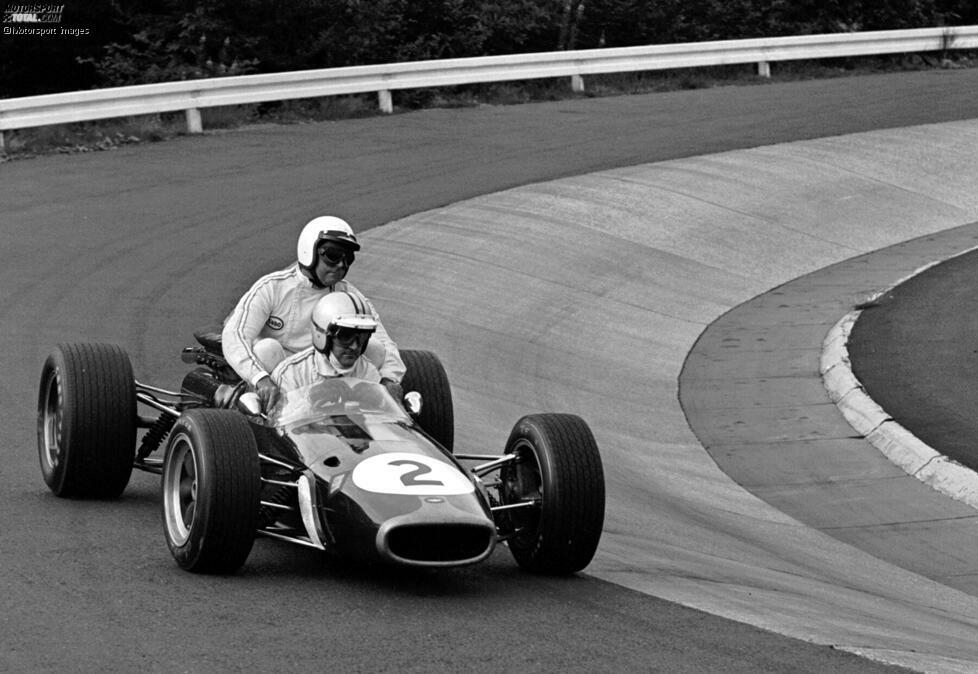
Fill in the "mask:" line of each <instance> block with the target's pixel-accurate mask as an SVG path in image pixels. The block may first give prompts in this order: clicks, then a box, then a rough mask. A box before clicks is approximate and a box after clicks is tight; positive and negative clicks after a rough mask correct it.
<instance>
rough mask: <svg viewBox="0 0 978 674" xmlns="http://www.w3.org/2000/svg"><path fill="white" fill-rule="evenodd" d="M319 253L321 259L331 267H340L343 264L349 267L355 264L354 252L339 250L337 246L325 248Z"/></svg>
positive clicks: (344, 249)
mask: <svg viewBox="0 0 978 674" xmlns="http://www.w3.org/2000/svg"><path fill="white" fill-rule="evenodd" d="M317 252H318V253H319V259H321V260H322V261H323V262H326V263H327V264H331V265H338V264H340V263H341V262H345V263H346V266H347V267H349V266H350V265H351V264H353V260H354V258H355V257H356V256H355V255H354V254H353V251H352V250H347V249H346V248H337V247H335V246H323V247H322V248H320V249H319V250H318V251H317Z"/></svg>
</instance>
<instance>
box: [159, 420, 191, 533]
mask: <svg viewBox="0 0 978 674" xmlns="http://www.w3.org/2000/svg"><path fill="white" fill-rule="evenodd" d="M197 485H198V474H197V462H196V454H195V452H194V448H193V444H192V443H191V442H190V439H189V438H188V437H187V436H186V435H184V434H180V435H178V436H177V437H175V438H174V439H173V444H172V446H171V448H170V459H169V461H167V464H166V468H165V469H164V474H163V508H164V519H165V522H166V531H167V536H168V537H169V538H170V540H171V541H172V542H173V543H174V545H177V546H181V545H184V544H185V543H186V542H187V540H188V539H189V538H190V531H191V529H192V528H193V525H194V519H195V517H196V515H197Z"/></svg>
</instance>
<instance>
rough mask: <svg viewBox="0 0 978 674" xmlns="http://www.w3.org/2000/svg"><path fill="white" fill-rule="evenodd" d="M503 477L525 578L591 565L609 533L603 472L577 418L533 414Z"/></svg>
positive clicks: (512, 544)
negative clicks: (528, 574)
mask: <svg viewBox="0 0 978 674" xmlns="http://www.w3.org/2000/svg"><path fill="white" fill-rule="evenodd" d="M506 453H507V454H516V455H517V457H518V460H517V461H515V462H513V463H511V464H509V465H507V466H505V467H504V468H503V469H502V470H501V471H500V479H501V482H502V485H501V487H500V492H499V493H500V497H501V500H502V504H503V505H510V506H511V505H517V504H531V505H526V506H524V507H518V508H512V509H508V510H504V511H502V512H503V513H505V514H504V515H502V517H503V518H504V526H503V529H504V530H507V529H508V530H509V531H510V532H513V534H512V536H511V537H510V538H509V539H508V545H509V549H510V552H511V553H512V555H513V557H514V559H516V562H517V563H518V564H519V565H520V566H521V567H522V568H524V569H526V570H527V571H531V572H534V573H542V574H570V573H575V572H577V571H580V570H581V569H583V568H584V567H586V566H587V565H588V564H589V563H590V562H591V559H592V558H593V557H594V553H595V550H596V549H597V547H598V541H599V540H600V538H601V530H602V527H603V525H604V507H605V488H604V469H603V467H602V465H601V455H600V453H599V451H598V446H597V443H595V440H594V435H593V434H592V433H591V429H590V428H589V427H588V425H587V423H586V422H585V421H584V420H583V419H581V418H580V417H578V416H575V415H572V414H532V415H528V416H525V417H523V418H522V419H520V420H519V421H517V422H516V424H515V425H514V426H513V430H512V432H511V433H510V436H509V440H508V441H507V443H506Z"/></svg>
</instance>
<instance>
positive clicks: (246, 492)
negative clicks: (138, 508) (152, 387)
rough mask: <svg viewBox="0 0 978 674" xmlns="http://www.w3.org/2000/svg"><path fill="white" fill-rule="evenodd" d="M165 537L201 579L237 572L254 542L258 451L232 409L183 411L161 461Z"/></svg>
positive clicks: (184, 566) (184, 564)
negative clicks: (209, 575) (210, 575)
mask: <svg viewBox="0 0 978 674" xmlns="http://www.w3.org/2000/svg"><path fill="white" fill-rule="evenodd" d="M162 489H163V498H162V501H163V532H164V535H165V536H166V543H167V546H168V547H169V548H170V552H171V553H172V554H173V558H174V559H175V560H176V562H177V564H179V565H180V567H181V568H182V569H185V570H187V571H193V572H195V573H216V574H229V573H234V572H235V571H237V570H238V569H240V568H241V566H242V565H243V564H244V563H245V560H246V559H247V558H248V555H249V554H250V553H251V548H252V546H253V545H254V541H255V529H256V527H257V525H258V509H259V498H260V489H261V473H260V468H259V461H258V445H257V443H256V442H255V436H254V434H253V433H252V431H251V427H250V425H249V424H248V422H247V420H245V418H244V417H242V416H241V415H240V414H239V413H237V412H234V411H231V410H218V409H194V410H189V411H187V412H185V413H184V414H183V415H181V417H180V418H179V419H178V420H177V422H176V424H175V425H174V427H173V430H172V431H171V432H170V440H169V443H168V444H167V448H166V454H165V456H164V459H163V480H162Z"/></svg>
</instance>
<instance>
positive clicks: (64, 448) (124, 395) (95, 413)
mask: <svg viewBox="0 0 978 674" xmlns="http://www.w3.org/2000/svg"><path fill="white" fill-rule="evenodd" d="M136 419H137V417H136V382H135V379H134V378H133V374H132V363H131V362H130V360H129V356H128V355H127V354H126V352H125V351H124V350H123V349H122V348H120V347H118V346H114V345H111V344H59V345H58V346H57V347H56V348H55V349H54V351H53V352H52V353H51V354H50V355H49V356H48V357H47V359H46V360H45V361H44V366H43V368H42V369H41V385H40V391H39V394H38V401H37V450H38V455H39V458H40V460H41V473H42V474H43V476H44V482H45V483H46V484H47V485H48V488H50V489H51V491H52V492H54V494H55V495H57V496H61V497H66V498H68V497H73V498H105V499H111V498H117V497H118V496H119V495H120V494H122V492H123V490H125V488H126V485H127V484H129V478H130V476H131V475H132V463H133V458H134V456H135V451H136Z"/></svg>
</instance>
